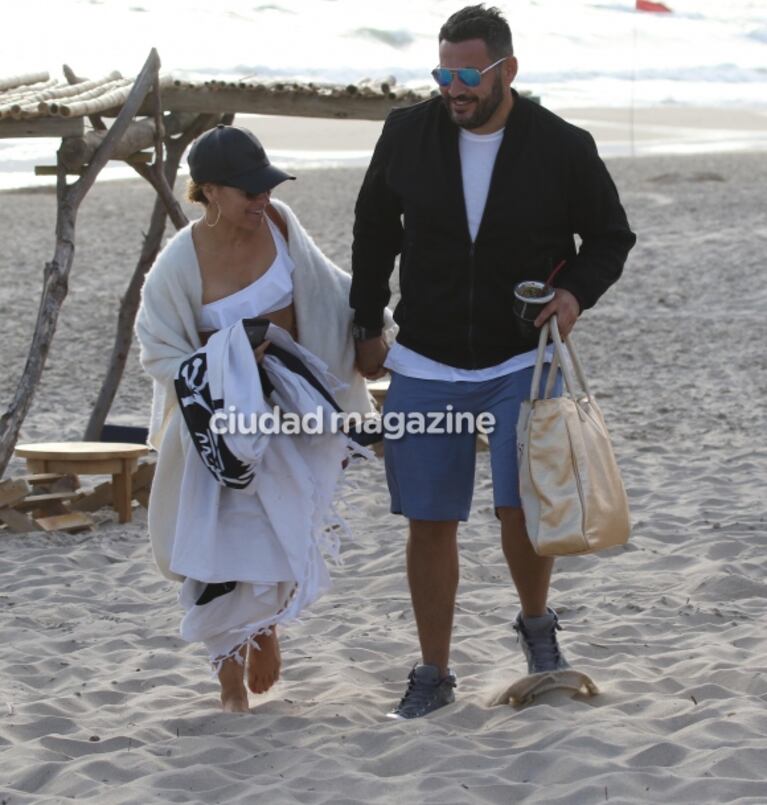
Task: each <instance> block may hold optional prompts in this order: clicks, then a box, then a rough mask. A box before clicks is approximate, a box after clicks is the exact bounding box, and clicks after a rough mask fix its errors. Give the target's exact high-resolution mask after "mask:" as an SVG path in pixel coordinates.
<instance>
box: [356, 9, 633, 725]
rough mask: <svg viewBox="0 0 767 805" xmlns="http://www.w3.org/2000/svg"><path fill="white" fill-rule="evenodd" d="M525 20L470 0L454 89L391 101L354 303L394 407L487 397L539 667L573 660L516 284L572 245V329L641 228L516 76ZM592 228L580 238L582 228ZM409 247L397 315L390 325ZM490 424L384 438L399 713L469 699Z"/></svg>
mask: <svg viewBox="0 0 767 805" xmlns="http://www.w3.org/2000/svg"><path fill="white" fill-rule="evenodd" d="M516 74H517V60H516V58H515V57H514V55H513V49H512V41H511V32H510V30H509V26H508V24H507V23H506V20H505V19H504V18H503V16H502V15H501V13H500V12H499V11H498V9H496V8H485V7H484V5H476V6H468V7H466V8H463V9H461V10H460V11H458V12H456V13H455V14H453V15H452V16H451V17H450V18H449V19H448V20H447V22H446V23H445V24H444V25H443V27H442V29H441V30H440V33H439V67H437V68H436V69H435V70H434V71H433V73H432V75H433V76H434V78H435V80H436V82H437V84H438V85H439V90H440V97H437V98H434V99H432V100H429V101H426V102H424V103H421V104H417V105H415V106H412V107H408V108H404V109H398V110H395V111H393V112H392V113H391V114H390V115H389V117H388V118H387V120H386V123H385V124H384V128H383V131H382V133H381V137H380V139H379V141H378V144H377V146H376V149H375V153H374V154H373V158H372V160H371V163H370V167H369V168H368V171H367V174H366V176H365V179H364V182H363V185H362V188H361V190H360V194H359V198H358V200H357V205H356V211H355V214H356V218H355V224H354V244H353V254H352V271H353V278H352V287H351V296H350V302H351V306H352V307H353V308H354V310H355V318H354V322H355V327H354V335H355V339H356V349H357V364H358V367H359V368H360V370H361V371H362V373H363V374H364V375H365V376H366V377H369V378H374V377H378V376H380V375H381V374H383V372H384V371H385V370H386V369H388V370H389V371H390V372H391V375H392V380H391V384H390V388H389V392H388V394H387V399H386V406H385V408H386V412H387V414H388V413H389V412H397V413H399V414H401V415H405V416H407V415H409V414H412V413H413V412H426V411H440V410H442V411H444V410H445V409H446V406H447V405H448V404H450V405H451V406H452V408H451V409H448V410H451V411H455V412H458V411H469V412H473V413H475V414H477V413H479V412H481V411H487V412H489V413H491V414H493V415H494V417H495V430H494V431H493V432H492V433H491V434H490V449H491V466H492V476H493V497H494V503H495V507H496V514H497V516H498V518H499V520H500V523H501V541H502V545H503V551H504V554H505V556H506V560H507V562H508V565H509V568H510V571H511V576H512V579H513V581H514V584H515V586H516V589H517V593H518V595H519V598H520V604H521V612H520V613H519V615H518V616H517V619H516V621H515V623H514V628H515V629H516V631H517V633H518V635H519V636H520V638H521V642H522V648H523V650H524V652H525V655H526V658H527V661H528V669H529V673H537V672H542V671H549V670H556V669H561V668H565V667H567V663H566V662H565V660H564V657H563V656H562V653H561V652H560V650H559V646H558V643H557V637H556V631H557V629H558V628H559V625H558V623H557V617H556V614H555V613H554V611H553V610H551V609H549V608H548V607H547V594H548V589H549V580H550V576H551V570H552V564H553V563H552V560H551V559H549V558H545V557H540V556H538V555H537V554H536V553H535V552H534V550H533V548H532V546H531V544H530V541H529V539H528V537H527V532H526V530H525V522H524V516H523V513H522V509H521V503H520V498H519V489H518V486H519V483H518V474H517V466H516V460H517V457H516V452H517V451H516V421H517V415H518V411H519V405H520V402H521V400H523V399H524V398H525V397H527V396H528V395H529V390H530V383H531V377H532V366H533V364H534V363H535V350H534V346H535V340H530V339H526V338H524V337H522V336H521V335H520V334H518V332H517V331H516V330H515V325H514V321H513V317H512V314H511V309H512V303H513V287H514V285H515V284H516V283H517V282H520V281H522V280H545V279H546V278H547V277H548V276H549V274H550V272H551V269H552V268H553V267H554V266H555V265H558V264H559V263H560V262H561V261H562V260H565V261H566V264H565V267H564V269H563V270H562V271H561V272H560V273H559V274H558V278H557V280H556V285H557V290H556V294H555V296H554V299H553V300H552V301H551V302H550V303H549V304H548V305H546V306H545V307H544V309H543V310H542V311H541V314H540V315H539V317H538V319H537V320H536V325H537V326H538V327H540V326H541V324H543V322H544V321H545V320H546V319H547V318H549V317H550V316H553V315H556V316H557V319H558V323H559V328H560V331H561V333H562V334H563V336H564V335H567V334H568V333H569V332H570V331H571V330H572V328H573V325H574V324H575V322H576V320H577V318H578V316H579V314H580V313H581V312H582V311H583V310H584V309H586V308H589V307H591V306H592V305H594V304H595V303H596V301H597V299H598V298H599V297H600V296H601V295H602V294H603V293H604V292H605V290H607V288H608V287H609V286H610V285H611V284H612V283H613V282H615V281H616V280H617V279H618V277H619V276H620V274H621V271H622V269H623V264H624V262H625V259H626V255H627V254H628V252H629V250H630V249H631V247H632V246H633V245H634V242H635V236H634V234H633V233H632V232H631V230H630V229H629V226H628V222H627V220H626V215H625V213H624V211H623V208H622V207H621V204H620V201H619V199H618V194H617V191H616V189H615V185H614V184H613V182H612V180H611V178H610V176H609V174H608V172H607V169H606V168H605V166H604V164H603V163H602V161H601V160H600V158H599V156H598V154H597V151H596V147H595V144H594V140H593V138H592V137H591V135H590V134H588V133H587V132H585V131H583V130H581V129H578V128H576V127H574V126H571V125H569V124H567V123H565V122H564V121H563V120H561V119H560V118H558V117H557V116H556V115H554V114H552V113H551V112H548V111H547V110H545V109H543V108H542V107H540V106H538V105H536V104H535V103H533V102H532V101H530V100H527V99H525V98H523V97H520V96H519V95H518V94H517V93H516V91H514V90H512V89H511V86H510V85H511V83H512V81H513V80H514V78H515V76H516ZM575 234H577V235H579V236H580V238H581V245H580V249H578V250H577V251H576V247H575V241H574V235H575ZM397 254H399V255H400V265H399V272H400V288H401V293H402V298H401V301H400V303H399V304H398V306H397V308H396V311H395V319H396V321H397V323H398V324H399V327H400V330H399V334H398V336H397V343H395V344H394V345H393V347H392V349H391V351H389V352H388V355H387V346H386V343H385V342H384V340H383V339H382V337H381V327H382V324H383V319H382V314H383V309H384V307H385V305H386V303H387V302H388V301H389V297H390V290H389V278H390V276H391V273H392V271H393V267H394V259H395V257H396V255H397ZM475 438H476V437H475V436H474V435H471V434H467V433H463V434H456V433H453V434H444V435H429V434H415V433H414V434H407V435H406V436H405V437H404V438H402V439H398V440H387V441H386V448H385V457H386V472H387V481H388V485H389V490H390V493H391V498H392V511H393V512H394V513H401V514H403V515H404V516H405V517H407V518H408V519H409V524H410V533H409V540H408V545H407V572H408V581H409V585H410V592H411V598H412V603H413V609H414V613H415V619H416V625H417V628H418V637H419V641H420V644H421V652H422V664H420V665H417V666H415V667H414V668H413V670H412V671H411V673H410V677H409V684H408V688H407V690H406V692H405V695H404V696H403V698H402V701H401V702H400V704H399V705H398V706H397V707H396V708H395V710H394V711H393V712H392V713H390V715H391V716H392V717H395V718H415V717H418V716H422V715H425V714H427V713H429V712H431V711H433V710H435V709H437V708H439V707H442V706H443V705H445V704H448V703H450V702H452V701H454V693H453V688H454V687H455V685H456V679H455V676H454V675H453V674H452V673H451V671H450V669H449V667H448V657H449V650H450V633H451V629H452V622H453V609H454V605H455V594H456V589H457V585H458V553H457V531H458V523H459V521H461V520H466V519H468V515H469V508H470V504H471V495H472V488H473V482H474V461H475Z"/></svg>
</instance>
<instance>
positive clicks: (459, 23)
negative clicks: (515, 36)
mask: <svg viewBox="0 0 767 805" xmlns="http://www.w3.org/2000/svg"><path fill="white" fill-rule="evenodd" d="M467 39H481V40H482V41H483V42H484V43H485V45H486V47H487V55H488V56H490V58H491V59H500V58H502V57H503V56H512V55H514V47H513V45H512V42H511V29H510V28H509V23H508V22H506V20H505V19H504V16H503V14H502V13H501V12H500V10H499V9H497V8H496V7H495V6H491V7H490V8H485V6H484V3H480V4H479V5H476V6H466V7H465V8H462V9H461V10H460V11H456V12H455V14H451V15H450V17H449V18H448V20H447V22H446V23H445V24H444V25H443V26H442V27H441V28H440V29H439V41H440V42H442V41H443V40H447V41H448V42H465V41H466V40H467Z"/></svg>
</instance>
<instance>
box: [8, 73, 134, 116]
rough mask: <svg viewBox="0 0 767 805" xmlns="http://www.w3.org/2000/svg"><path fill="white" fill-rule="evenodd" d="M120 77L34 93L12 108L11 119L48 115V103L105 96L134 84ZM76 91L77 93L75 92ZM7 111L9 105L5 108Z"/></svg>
mask: <svg viewBox="0 0 767 805" xmlns="http://www.w3.org/2000/svg"><path fill="white" fill-rule="evenodd" d="M113 75H117V76H119V77H118V78H102V79H99V80H97V81H86V82H84V84H81V85H79V86H75V87H70V86H67V85H58V86H55V87H51V88H50V89H46V90H43V91H41V92H37V93H33V94H32V95H30V96H25V97H24V98H20V99H19V100H18V101H16V102H15V103H13V104H12V105H11V106H10V115H11V117H21V116H22V115H23V116H26V117H34V116H35V115H39V114H43V115H47V114H49V112H48V101H52V102H54V103H55V102H56V99H58V98H61V99H67V98H69V97H71V98H72V100H79V99H80V98H81V97H82V98H83V99H85V98H94V97H98V96H99V95H101V94H103V93H104V92H105V91H106V90H109V89H112V88H118V87H130V85H131V84H132V82H131V80H130V79H129V78H122V76H120V74H119V73H116V74H113ZM73 90H76V91H73ZM4 108H6V109H7V105H6V106H5V107H4Z"/></svg>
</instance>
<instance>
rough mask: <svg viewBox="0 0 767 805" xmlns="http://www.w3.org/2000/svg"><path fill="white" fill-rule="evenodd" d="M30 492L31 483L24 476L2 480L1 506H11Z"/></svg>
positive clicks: (0, 488)
mask: <svg viewBox="0 0 767 805" xmlns="http://www.w3.org/2000/svg"><path fill="white" fill-rule="evenodd" d="M28 494H29V484H28V483H27V482H26V481H25V480H24V479H23V478H9V479H8V480H6V481H0V507H2V506H11V505H13V504H14V503H16V502H17V501H19V500H23V499H24V498H25V497H26V496H27V495H28Z"/></svg>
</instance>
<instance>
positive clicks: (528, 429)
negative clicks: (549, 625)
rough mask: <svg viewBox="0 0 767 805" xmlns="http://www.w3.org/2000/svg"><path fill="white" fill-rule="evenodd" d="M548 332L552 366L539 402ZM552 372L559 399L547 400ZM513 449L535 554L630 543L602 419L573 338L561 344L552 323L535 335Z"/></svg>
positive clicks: (622, 495) (625, 502)
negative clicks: (558, 380)
mask: <svg viewBox="0 0 767 805" xmlns="http://www.w3.org/2000/svg"><path fill="white" fill-rule="evenodd" d="M549 331H551V335H552V338H553V340H554V360H553V362H552V365H551V369H550V371H549V377H548V381H547V383H546V389H545V391H544V395H543V398H539V397H538V390H539V389H540V383H541V375H542V372H543V363H544V355H545V351H546V342H547V341H548V335H549ZM557 366H560V367H561V368H562V374H563V375H564V380H565V393H564V395H563V396H562V397H551V396H550V395H551V389H552V387H553V385H554V380H555V377H556V369H557ZM573 369H574V370H575V376H576V377H577V381H578V384H579V386H576V382H575V378H574V377H573ZM517 447H518V452H517V455H518V457H519V486H520V495H521V498H522V509H523V511H524V513H525V522H526V524H527V533H528V534H529V536H530V541H531V542H532V544H533V548H534V549H535V552H536V553H538V554H540V555H541V556H566V555H568V554H579V553H591V552H592V551H600V550H602V549H603V548H611V547H613V546H615V545H623V544H624V543H625V542H626V541H627V540H628V537H629V532H630V530H631V524H630V520H629V507H628V500H627V499H626V491H625V489H624V488H623V481H622V480H621V476H620V471H619V470H618V465H617V464H616V462H615V456H614V455H613V449H612V445H611V444H610V437H609V435H608V433H607V428H606V427H605V422H604V419H603V417H602V412H601V411H600V410H599V406H598V405H597V403H596V400H595V399H594V396H593V394H591V392H590V391H589V387H588V384H587V382H586V377H585V375H584V373H583V369H582V367H581V364H580V363H579V361H578V358H577V356H576V354H575V349H574V348H573V342H572V339H571V338H568V339H566V346H565V344H563V343H562V339H561V338H560V335H559V327H558V326H557V321H556V318H555V317H552V318H551V319H549V321H548V322H546V324H544V326H543V327H542V328H541V334H540V339H539V341H538V356H537V360H536V363H535V371H534V373H533V382H532V387H531V389H530V399H529V400H526V401H525V402H523V403H522V407H521V409H520V413H519V421H518V422H517Z"/></svg>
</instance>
